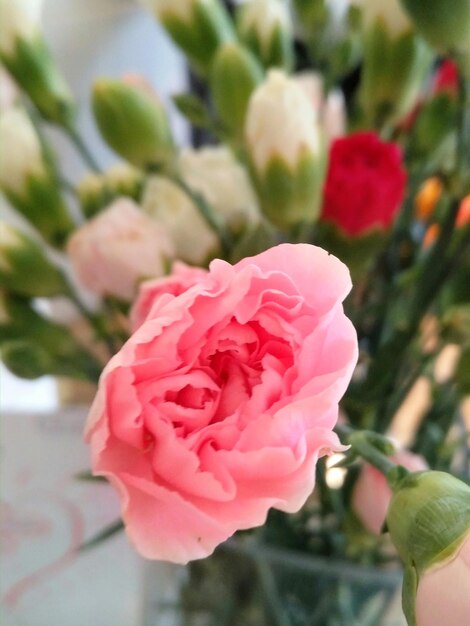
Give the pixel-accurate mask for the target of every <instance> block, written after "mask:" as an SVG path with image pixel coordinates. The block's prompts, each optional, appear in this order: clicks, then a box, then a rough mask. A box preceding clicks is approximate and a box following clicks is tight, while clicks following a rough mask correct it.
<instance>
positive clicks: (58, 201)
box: [0, 107, 74, 247]
mask: <svg viewBox="0 0 470 626" xmlns="http://www.w3.org/2000/svg"><path fill="white" fill-rule="evenodd" d="M0 189H1V190H2V191H3V193H4V194H5V196H6V197H7V198H8V200H9V201H10V202H11V204H12V205H13V206H14V207H15V208H16V209H17V210H18V211H19V212H20V213H22V214H23V215H24V217H26V219H27V220H28V221H29V222H31V224H32V225H33V226H34V227H35V228H36V229H37V230H38V231H39V232H40V233H41V234H42V235H43V237H44V238H45V239H46V240H47V241H48V242H49V243H51V244H52V245H54V246H59V247H60V246H62V245H63V244H64V242H65V239H66V238H67V236H68V234H69V233H70V232H71V231H72V230H73V228H74V224H73V222H72V219H71V217H70V215H69V213H68V211H67V208H66V206H65V204H64V202H63V200H62V198H61V196H60V193H59V190H58V183H57V180H56V178H55V175H54V173H53V172H52V171H51V169H50V166H49V165H48V164H47V163H46V160H45V158H44V155H43V152H42V149H41V144H40V142H39V139H38V136H37V134H36V131H35V129H34V127H33V125H32V123H31V121H30V119H29V118H28V116H27V115H26V113H24V112H23V111H22V110H21V109H20V108H17V107H12V108H10V109H8V110H7V111H5V113H2V114H1V116H0Z"/></svg>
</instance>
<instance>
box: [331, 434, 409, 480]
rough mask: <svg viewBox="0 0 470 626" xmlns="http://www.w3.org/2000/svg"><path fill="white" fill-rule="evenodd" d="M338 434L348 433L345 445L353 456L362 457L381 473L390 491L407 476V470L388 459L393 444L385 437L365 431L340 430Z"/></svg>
mask: <svg viewBox="0 0 470 626" xmlns="http://www.w3.org/2000/svg"><path fill="white" fill-rule="evenodd" d="M340 432H342V433H344V432H347V433H349V434H348V435H347V443H348V444H349V445H350V446H351V449H352V452H353V454H355V455H356V456H360V457H362V458H363V459H364V460H365V461H367V462H368V463H370V464H371V465H373V466H374V467H375V468H377V469H378V470H379V471H380V472H382V474H383V475H384V476H385V478H386V479H387V481H388V483H389V485H390V487H391V488H392V489H393V488H394V487H395V485H396V484H397V483H398V481H399V480H401V479H402V478H403V477H404V476H405V475H407V474H409V471H408V470H407V469H405V468H404V467H402V466H401V465H397V463H394V462H393V461H391V460H390V459H389V455H390V454H392V453H393V444H392V443H391V442H390V440H389V439H387V438H386V437H383V436H382V435H379V434H378V433H375V432H371V431H367V430H357V431H352V430H351V429H348V430H347V431H344V430H343V429H340Z"/></svg>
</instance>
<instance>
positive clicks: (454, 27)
mask: <svg viewBox="0 0 470 626" xmlns="http://www.w3.org/2000/svg"><path fill="white" fill-rule="evenodd" d="M402 4H403V6H404V7H405V9H406V10H407V11H408V13H409V14H410V15H411V17H412V19H413V21H414V23H415V25H416V28H417V30H418V31H419V32H421V34H422V35H423V37H425V38H426V39H427V40H428V41H429V43H430V44H431V45H432V46H434V47H435V48H436V49H438V50H440V51H441V52H447V53H457V54H459V53H462V52H463V53H467V54H470V2H468V0H445V2H443V1H442V0H427V2H423V0H402Z"/></svg>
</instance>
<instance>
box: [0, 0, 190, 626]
mask: <svg viewBox="0 0 470 626" xmlns="http://www.w3.org/2000/svg"><path fill="white" fill-rule="evenodd" d="M43 15H44V20H43V25H44V31H45V34H46V38H47V40H48V43H49V44H50V46H51V49H52V52H53V55H54V57H55V59H56V62H57V64H58V65H59V67H60V69H61V70H62V72H63V74H64V75H65V78H66V80H67V82H68V84H69V85H70V86H71V88H72V90H73V92H74V95H75V97H76V98H77V101H78V105H79V111H80V117H79V120H78V125H79V128H80V131H81V132H82V134H83V136H84V138H85V140H86V142H87V144H88V145H89V146H90V148H91V150H92V151H93V153H94V155H95V156H96V158H97V160H98V161H99V163H100V165H101V166H103V167H106V166H107V165H109V164H111V163H113V162H115V161H116V157H115V156H113V155H112V154H111V152H110V151H109V149H108V148H107V147H106V146H105V144H104V143H103V142H102V141H101V140H100V137H99V135H98V132H97V131H96V129H95V127H94V121H93V119H92V115H91V111H90V103H89V96H90V90H91V84H92V82H93V81H94V79H95V78H96V77H97V76H109V77H119V76H121V75H122V74H123V73H128V72H132V73H138V74H142V75H143V76H144V77H145V78H146V79H147V80H148V81H149V82H150V83H151V84H152V85H153V87H154V88H155V90H156V91H157V93H158V94H159V95H160V97H161V98H162V99H163V100H164V101H165V103H166V104H168V105H169V108H170V111H171V114H172V118H173V119H172V124H173V129H174V132H175V136H176V138H177V140H178V141H179V142H180V143H185V142H186V140H187V128H186V125H185V123H184V122H183V120H182V119H181V117H179V116H178V115H177V114H175V111H174V109H173V108H172V107H171V104H170V103H169V96H170V94H172V93H177V92H180V91H183V90H184V86H185V83H186V74H185V68H184V65H183V60H182V57H181V56H180V55H179V53H178V52H177V51H176V50H175V48H174V47H173V45H172V44H171V43H170V42H169V40H168V38H167V36H166V35H165V33H164V32H163V30H162V29H161V28H160V26H159V25H158V24H157V22H156V20H155V19H153V18H152V16H151V14H150V13H149V12H148V11H145V10H144V8H143V7H142V6H141V5H140V4H139V3H138V2H134V1H132V0H45V2H44V13H43ZM50 139H51V142H52V143H53V145H54V146H55V148H56V150H57V153H58V156H59V158H60V160H61V162H62V164H63V166H64V168H65V171H66V172H67V176H68V177H69V178H70V179H71V180H73V181H77V180H78V179H79V178H80V176H81V175H82V174H83V173H84V169H83V163H82V161H81V160H80V158H79V157H78V156H77V154H76V152H75V151H74V150H73V148H72V147H71V146H70V144H68V143H67V141H66V140H65V139H64V138H63V137H61V136H60V135H59V133H54V131H53V130H51V132H50ZM1 212H2V217H3V215H4V214H5V216H6V217H8V208H7V207H6V206H5V204H4V203H2V205H1ZM59 406H60V400H59V394H58V389H57V383H56V381H55V380H54V379H53V378H52V377H47V376H45V377H42V378H40V379H38V380H35V381H27V380H24V379H19V378H16V377H15V376H13V375H12V374H11V373H10V372H8V371H7V370H6V368H5V367H4V366H3V365H2V364H0V408H1V414H2V420H1V433H0V434H1V444H0V446H1V447H0V464H1V469H0V474H1V500H0V509H1V516H0V524H1V527H0V542H1V552H2V559H1V600H2V602H1V603H2V617H1V618H0V621H1V623H2V624H3V625H4V626H52V625H56V624H63V625H64V626H65V625H67V626H83V625H84V624H87V626H108V625H109V626H111V625H112V626H128V625H129V624H140V623H143V620H144V602H148V601H151V598H149V597H148V596H146V597H145V598H144V595H143V591H142V589H143V584H142V580H143V578H144V567H145V564H144V562H143V560H141V559H140V558H139V557H138V556H137V554H136V553H135V552H134V551H133V549H132V548H131V547H130V546H129V544H128V543H127V540H126V538H125V537H124V535H123V534H122V533H120V534H119V536H116V537H114V538H113V539H110V540H109V541H108V542H104V543H103V544H101V545H100V546H98V547H97V548H96V549H94V550H92V551H90V552H87V553H84V554H83V555H81V556H79V557H78V558H77V557H76V556H74V554H73V553H74V551H75V549H76V548H77V546H78V545H80V544H82V543H83V542H84V541H85V540H86V539H88V538H89V537H91V536H94V535H95V534H96V533H97V532H98V531H99V530H101V529H102V528H104V527H106V526H107V525H109V524H112V523H113V522H114V521H115V520H116V519H117V518H118V516H119V506H118V502H117V496H116V494H114V493H112V492H111V489H110V488H108V486H107V485H106V484H96V483H91V482H89V481H88V482H86V481H79V480H77V479H76V477H75V475H76V474H77V473H78V472H80V471H84V470H86V469H87V468H88V466H89V451H88V449H87V447H86V446H85V445H84V444H83V442H82V432H83V425H84V420H85V417H86V406H85V405H84V406H83V407H74V408H72V407H69V408H65V407H63V406H61V407H60V408H59ZM169 571H170V570H169V569H168V568H167V569H165V567H163V568H162V569H161V570H160V573H159V572H157V573H156V576H157V579H156V583H157V585H158V586H159V588H160V589H162V588H163V587H164V586H165V584H168V581H169V576H168V574H169ZM159 576H160V578H158V577H159ZM150 593H151V590H150Z"/></svg>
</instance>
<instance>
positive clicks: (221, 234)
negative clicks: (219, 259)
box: [171, 174, 233, 257]
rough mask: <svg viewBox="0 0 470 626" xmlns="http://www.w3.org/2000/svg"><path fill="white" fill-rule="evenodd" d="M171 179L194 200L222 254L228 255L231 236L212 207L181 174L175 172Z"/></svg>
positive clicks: (231, 242)
mask: <svg viewBox="0 0 470 626" xmlns="http://www.w3.org/2000/svg"><path fill="white" fill-rule="evenodd" d="M171 180H172V181H173V182H174V183H175V184H176V185H178V187H179V188H180V189H181V190H182V191H184V193H185V194H186V195H187V196H189V198H191V200H192V201H193V202H194V204H195V205H196V207H197V209H198V210H199V213H200V214H201V216H202V217H203V219H204V220H205V222H206V223H207V225H208V226H209V227H210V228H211V229H212V230H213V231H214V233H215V234H216V235H217V237H218V238H219V240H220V245H221V248H222V252H223V254H224V256H225V257H228V255H229V253H230V251H231V249H232V245H233V241H232V237H231V236H230V234H229V233H228V231H227V230H226V229H225V228H224V225H223V224H222V222H221V220H220V218H219V216H218V215H217V213H216V211H215V210H214V208H213V207H212V206H211V205H210V204H209V203H208V202H207V200H206V199H205V198H204V196H203V195H202V194H200V193H198V192H197V191H194V190H193V189H191V187H190V186H189V185H187V184H186V182H185V181H184V180H183V179H182V178H181V176H179V175H177V174H176V175H174V176H171Z"/></svg>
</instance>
